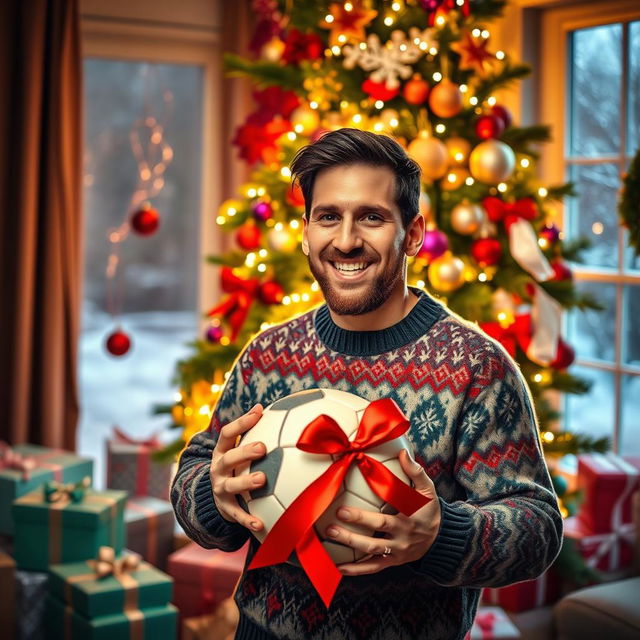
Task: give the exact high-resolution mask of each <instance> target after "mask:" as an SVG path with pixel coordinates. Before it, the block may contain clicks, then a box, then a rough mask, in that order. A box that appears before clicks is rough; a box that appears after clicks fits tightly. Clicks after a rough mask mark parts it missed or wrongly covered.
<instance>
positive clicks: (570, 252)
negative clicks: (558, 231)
mask: <svg viewBox="0 0 640 640" xmlns="http://www.w3.org/2000/svg"><path fill="white" fill-rule="evenodd" d="M589 247H591V241H590V240H589V239H588V238H585V237H581V238H573V239H571V240H565V241H564V242H563V243H562V246H561V247H560V255H561V256H562V257H563V258H564V259H565V260H568V261H569V262H582V256H581V255H580V254H581V253H582V252H583V251H585V250H586V249H588V248H589Z"/></svg>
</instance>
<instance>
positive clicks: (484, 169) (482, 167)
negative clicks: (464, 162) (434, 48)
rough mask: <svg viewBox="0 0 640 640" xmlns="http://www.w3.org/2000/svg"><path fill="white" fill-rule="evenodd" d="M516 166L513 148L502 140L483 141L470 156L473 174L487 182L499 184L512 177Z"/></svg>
mask: <svg viewBox="0 0 640 640" xmlns="http://www.w3.org/2000/svg"><path fill="white" fill-rule="evenodd" d="M515 167H516V156H515V154H514V153H513V149H512V148H511V147H510V146H509V145H508V144H505V143H504V142H500V140H486V141H485V142H481V143H480V144H479V145H478V146H477V147H475V148H474V150H473V151H472V152H471V155H470V156H469V169H470V171H471V175H472V176H473V177H474V178H475V179H476V180H479V181H480V182H484V183H485V184H498V183H499V182H504V181H505V180H508V179H509V178H510V177H511V174H512V173H513V170H514V169H515Z"/></svg>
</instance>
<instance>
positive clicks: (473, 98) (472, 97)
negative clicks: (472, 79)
mask: <svg viewBox="0 0 640 640" xmlns="http://www.w3.org/2000/svg"><path fill="white" fill-rule="evenodd" d="M469 104H471V105H473V106H474V107H475V105H477V104H478V98H476V96H471V97H470V98H469Z"/></svg>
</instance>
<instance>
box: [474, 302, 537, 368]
mask: <svg viewBox="0 0 640 640" xmlns="http://www.w3.org/2000/svg"><path fill="white" fill-rule="evenodd" d="M480 328H481V329H482V330H483V331H484V332H485V333H486V334H487V335H489V336H491V337H492V338H494V339H495V340H497V341H498V342H499V343H500V344H501V345H502V346H503V347H504V348H505V349H506V350H507V352H508V353H509V355H510V356H511V357H512V358H515V357H516V345H520V348H521V349H522V350H523V351H524V352H525V353H526V352H527V349H528V348H529V344H530V343H531V331H532V329H531V315H530V314H528V313H525V314H522V315H519V316H516V318H515V320H514V321H513V322H512V323H511V324H510V325H509V326H508V327H503V326H502V325H501V324H500V323H499V322H481V323H480Z"/></svg>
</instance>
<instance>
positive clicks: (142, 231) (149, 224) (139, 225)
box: [130, 204, 160, 236]
mask: <svg viewBox="0 0 640 640" xmlns="http://www.w3.org/2000/svg"><path fill="white" fill-rule="evenodd" d="M130 224H131V228H132V229H133V230H134V231H135V232H136V233H137V234H138V235H141V236H150V235H151V234H152V233H155V232H156V230H157V229H158V226H159V225H160V214H159V213H158V212H157V211H156V210H155V209H152V208H151V205H149V204H145V205H143V206H142V207H140V209H138V210H137V211H135V212H134V213H133V214H131V219H130Z"/></svg>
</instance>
